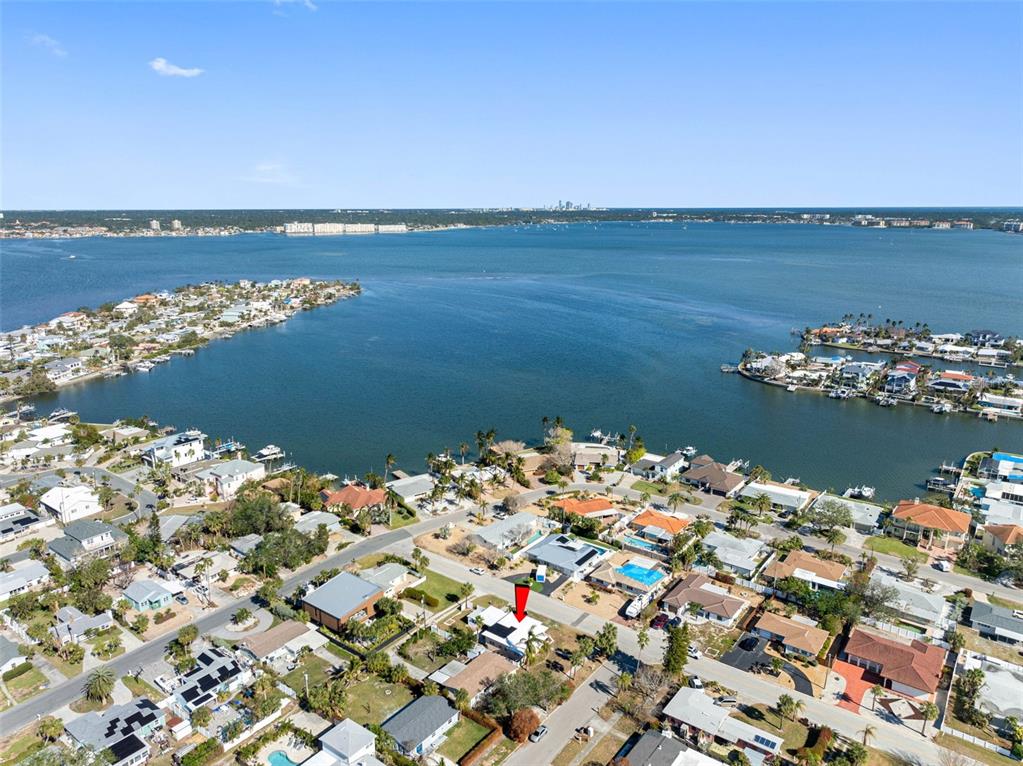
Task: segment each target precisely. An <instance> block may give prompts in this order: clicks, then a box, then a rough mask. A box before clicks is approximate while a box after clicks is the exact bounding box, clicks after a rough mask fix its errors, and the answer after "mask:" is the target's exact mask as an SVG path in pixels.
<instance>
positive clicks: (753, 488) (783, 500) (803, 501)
mask: <svg viewBox="0 0 1023 766" xmlns="http://www.w3.org/2000/svg"><path fill="white" fill-rule="evenodd" d="M760 495H765V496H766V497H767V498H768V499H769V500H770V501H771V510H772V511H774V512H776V513H786V514H787V513H797V512H799V511H801V510H803V509H804V508H806V507H807V506H808V505H810V502H811V501H812V500H813V498H814V493H813V492H810V491H808V490H805V489H800V488H799V487H796V486H793V485H791V484H782V483H781V482H777V481H751V482H750V483H749V484H747V485H746V486H745V487H743V490H742V492H740V493H739V496H740V497H742V498H743V499H745V500H755V499H756V498H758V497H759V496H760Z"/></svg>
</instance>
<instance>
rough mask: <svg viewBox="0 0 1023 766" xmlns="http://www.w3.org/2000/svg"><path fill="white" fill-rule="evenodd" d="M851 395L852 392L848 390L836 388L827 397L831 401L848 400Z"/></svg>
mask: <svg viewBox="0 0 1023 766" xmlns="http://www.w3.org/2000/svg"><path fill="white" fill-rule="evenodd" d="M851 395H852V392H851V391H850V390H849V389H848V388H836V389H834V390H833V391H832V392H831V393H830V394H828V397H829V398H831V399H848V398H849V397H850V396H851Z"/></svg>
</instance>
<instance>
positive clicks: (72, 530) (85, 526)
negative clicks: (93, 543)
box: [64, 519, 127, 541]
mask: <svg viewBox="0 0 1023 766" xmlns="http://www.w3.org/2000/svg"><path fill="white" fill-rule="evenodd" d="M104 532H109V533H110V534H111V535H113V536H114V537H115V538H122V537H127V535H126V534H124V532H122V531H121V530H119V529H118V528H117V527H115V526H113V525H111V524H107V523H106V522H105V521H95V520H92V519H79V520H78V521H72V522H71V523H70V524H68V525H67V526H66V527H64V536H65V537H72V538H74V539H75V540H80V541H81V540H88V539H90V538H93V537H97V536H99V535H101V534H103V533H104Z"/></svg>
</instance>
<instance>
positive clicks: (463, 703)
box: [455, 688, 472, 710]
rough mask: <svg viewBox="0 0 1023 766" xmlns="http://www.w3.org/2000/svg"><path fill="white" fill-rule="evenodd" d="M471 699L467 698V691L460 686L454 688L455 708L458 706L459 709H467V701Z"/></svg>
mask: <svg viewBox="0 0 1023 766" xmlns="http://www.w3.org/2000/svg"><path fill="white" fill-rule="evenodd" d="M471 701H472V700H470V699H469V692H467V691H466V690H465V689H462V688H458V689H455V707H456V708H458V709H459V710H468V709H469V703H470V702H471Z"/></svg>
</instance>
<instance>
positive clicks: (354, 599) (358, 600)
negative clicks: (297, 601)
mask: <svg viewBox="0 0 1023 766" xmlns="http://www.w3.org/2000/svg"><path fill="white" fill-rule="evenodd" d="M383 595H384V591H383V589H382V588H381V587H380V586H379V585H375V584H373V583H371V582H367V581H366V580H363V579H362V578H361V577H357V576H356V575H353V574H350V573H349V572H341V573H340V574H338V575H335V576H334V577H332V578H330V579H329V580H327V582H325V583H323V585H321V586H319V587H318V588H316V589H314V590H312V591H310V592H309V593H306V595H305V596H304V597H303V598H302V608H303V609H304V610H305V612H306V614H308V615H309V619H310V620H312V621H313V622H315V623H316V624H317V625H323V626H324V627H326V628H329V629H330V630H333V631H334V632H339V631H340V630H341V628H342V627H343V626H344V624H345V623H347V622H348V621H349V620H358V621H360V622H364V621H365V620H367V619H369V617H370V615H371V614H372V613H373V605H374V604H375V603H376V602H377V601H379V600H380V598H381V597H383Z"/></svg>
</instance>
